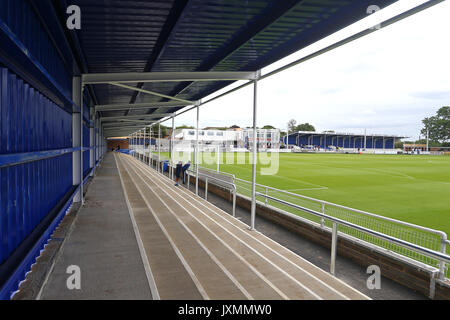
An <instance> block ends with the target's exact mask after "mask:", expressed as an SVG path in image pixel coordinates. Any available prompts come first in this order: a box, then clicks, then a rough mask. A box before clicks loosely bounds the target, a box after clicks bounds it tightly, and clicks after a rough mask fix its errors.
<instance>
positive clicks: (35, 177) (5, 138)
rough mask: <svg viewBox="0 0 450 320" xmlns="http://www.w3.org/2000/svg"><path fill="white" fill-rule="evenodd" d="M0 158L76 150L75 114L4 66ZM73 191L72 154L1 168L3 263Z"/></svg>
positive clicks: (0, 70) (0, 74)
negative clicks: (29, 153)
mask: <svg viewBox="0 0 450 320" xmlns="http://www.w3.org/2000/svg"><path fill="white" fill-rule="evenodd" d="M0 118H1V121H0V137H1V139H0V142H1V143H0V154H12V153H24V152H32V151H43V150H54V149H62V148H70V147H72V138H71V136H72V116H71V114H69V113H67V112H66V111H64V110H63V109H61V108H60V107H59V106H57V105H56V104H55V103H53V102H52V101H50V100H49V99H48V98H46V97H45V96H43V95H42V94H41V93H39V92H38V91H36V90H35V89H34V88H31V87H30V86H29V85H28V84H27V83H25V82H24V81H23V80H21V79H20V78H18V77H17V76H16V75H15V74H13V73H12V72H9V71H8V70H7V69H6V68H0ZM71 187H72V154H70V153H68V154H65V155H62V156H58V157H54V158H48V159H43V160H39V161H34V162H29V163H23V164H18V165H14V166H9V167H3V168H0V190H1V193H0V239H1V242H0V263H2V262H3V261H5V260H6V259H7V258H8V256H10V255H11V253H12V252H13V251H14V250H15V249H16V248H17V247H18V246H19V245H20V244H21V243H22V241H23V240H24V239H25V238H26V237H27V236H28V235H29V234H30V233H31V232H32V231H33V229H34V228H35V227H36V226H37V225H38V224H39V223H40V222H41V221H42V219H43V218H44V217H45V216H46V215H47V214H48V212H49V211H50V210H51V209H52V208H53V207H54V206H55V205H56V204H57V202H58V201H59V200H60V199H61V198H62V197H63V196H64V195H65V194H66V193H67V192H68V191H69V189H70V188H71Z"/></svg>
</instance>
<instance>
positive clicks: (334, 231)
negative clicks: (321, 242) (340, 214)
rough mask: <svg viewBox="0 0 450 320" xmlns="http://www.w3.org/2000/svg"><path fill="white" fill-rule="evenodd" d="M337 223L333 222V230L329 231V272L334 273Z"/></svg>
mask: <svg viewBox="0 0 450 320" xmlns="http://www.w3.org/2000/svg"><path fill="white" fill-rule="evenodd" d="M337 231H338V227H337V223H336V222H333V230H332V233H331V262H330V273H331V274H332V275H335V272H336V254H337V240H338V239H337Z"/></svg>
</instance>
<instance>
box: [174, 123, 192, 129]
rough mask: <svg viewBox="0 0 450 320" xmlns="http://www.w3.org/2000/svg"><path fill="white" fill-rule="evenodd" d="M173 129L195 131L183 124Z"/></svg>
mask: <svg viewBox="0 0 450 320" xmlns="http://www.w3.org/2000/svg"><path fill="white" fill-rule="evenodd" d="M175 129H195V127H193V126H187V125H185V124H183V125H181V126H179V127H176V128H175Z"/></svg>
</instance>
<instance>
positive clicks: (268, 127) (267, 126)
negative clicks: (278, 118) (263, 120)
mask: <svg viewBox="0 0 450 320" xmlns="http://www.w3.org/2000/svg"><path fill="white" fill-rule="evenodd" d="M262 128H263V129H275V127H274V126H271V125H265V126H264V127H262Z"/></svg>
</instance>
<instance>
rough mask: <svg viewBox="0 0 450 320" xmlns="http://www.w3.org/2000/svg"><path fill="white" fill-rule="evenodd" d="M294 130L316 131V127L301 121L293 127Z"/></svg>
mask: <svg viewBox="0 0 450 320" xmlns="http://www.w3.org/2000/svg"><path fill="white" fill-rule="evenodd" d="M295 131H316V128H314V126H313V125H311V124H309V123H302V124H299V125H298V126H296V127H295Z"/></svg>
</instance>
